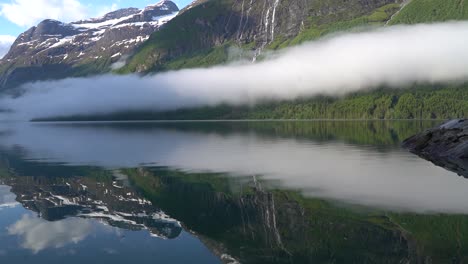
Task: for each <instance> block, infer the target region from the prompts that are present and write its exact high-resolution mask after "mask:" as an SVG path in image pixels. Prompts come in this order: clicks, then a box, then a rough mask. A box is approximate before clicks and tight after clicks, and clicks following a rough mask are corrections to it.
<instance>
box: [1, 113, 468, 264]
mask: <svg viewBox="0 0 468 264" xmlns="http://www.w3.org/2000/svg"><path fill="white" fill-rule="evenodd" d="M429 126H432V124H430V123H415V122H402V123H399V122H395V123H385V122H377V123H373V122H370V123H368V122H354V123H347V122H311V123H294V122H287V123H219V124H218V123H180V124H179V123H151V124H141V123H137V124H60V125H53V124H16V125H9V126H8V128H6V127H5V128H4V131H6V132H5V133H2V135H1V136H0V184H3V185H6V186H8V187H6V186H2V185H0V204H4V205H9V204H15V203H17V202H19V203H20V204H21V205H22V206H21V207H18V206H16V207H15V206H14V205H13V207H7V206H4V207H5V208H7V209H5V210H6V211H3V212H2V211H0V214H1V215H2V217H0V230H1V229H2V228H3V230H5V232H6V234H2V233H1V231H0V245H2V246H3V245H15V243H14V241H15V239H17V240H18V239H19V241H18V242H19V244H18V245H17V247H15V246H9V247H7V246H5V247H4V248H5V249H3V252H0V259H2V256H6V257H7V259H6V260H7V261H9V262H11V263H28V262H31V261H32V260H33V259H32V258H30V259H23V260H22V261H19V260H18V259H17V258H15V256H18V255H20V256H21V255H23V256H29V255H27V254H25V253H24V252H21V251H20V252H21V253H12V252H19V250H20V249H19V248H21V249H23V250H27V251H29V252H30V253H31V254H33V256H34V260H35V261H36V262H38V263H51V262H50V260H51V259H53V260H56V262H55V263H61V262H60V261H62V262H63V261H64V260H67V262H70V263H82V261H83V260H86V259H90V257H91V256H92V257H93V258H91V259H94V261H95V260H96V259H98V260H101V261H105V262H106V263H107V262H112V263H128V262H129V261H135V260H137V261H139V263H152V262H154V260H155V259H158V260H160V261H161V262H164V263H187V262H197V263H217V262H220V261H221V262H223V263H235V262H236V261H239V262H241V263H349V262H353V263H424V262H425V261H426V262H427V261H432V263H445V262H454V263H461V262H463V261H464V260H466V259H467V257H468V247H466V246H465V245H466V244H468V241H466V240H467V239H468V220H467V219H468V216H466V215H462V214H465V213H468V207H467V205H465V203H464V201H466V200H467V198H468V197H467V196H468V194H466V193H467V192H466V189H467V188H468V186H467V185H466V184H467V183H466V182H467V180H466V179H464V178H461V177H458V176H457V175H455V174H453V173H450V172H448V171H445V170H443V169H441V168H438V167H435V166H434V165H432V164H431V163H428V162H426V161H423V160H420V159H419V158H417V157H415V156H413V155H411V154H409V153H407V152H406V151H404V150H401V149H400V148H399V142H400V141H401V139H403V138H405V137H407V136H409V135H411V134H413V133H416V132H418V131H419V130H422V129H425V128H426V127H429ZM34 135H35V136H36V139H39V140H31V137H33V136H34ZM15 200H16V201H15ZM350 204H351V205H352V206H350ZM16 205H17V204H16ZM369 206H371V207H369ZM373 207H375V208H377V209H375V208H373ZM0 208H1V206H0ZM23 208H25V209H27V211H26V210H25V209H23ZM28 211H29V212H28ZM31 212H33V213H31ZM421 212H425V213H427V212H436V213H458V214H460V215H448V214H419V213H421ZM34 215H35V216H34ZM3 216H5V217H3ZM155 237H156V238H155ZM149 239H151V240H149ZM12 241H13V242H12ZM202 243H203V244H202ZM61 255H68V259H63V258H62V259H60V257H59V256H61ZM70 255H72V256H73V258H69V257H70ZM26 258H27V257H26ZM2 261H3V259H2Z"/></svg>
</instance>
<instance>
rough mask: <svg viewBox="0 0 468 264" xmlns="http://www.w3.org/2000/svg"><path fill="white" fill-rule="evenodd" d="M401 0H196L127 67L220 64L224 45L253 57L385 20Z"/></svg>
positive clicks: (147, 68) (150, 68) (224, 55)
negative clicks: (265, 51) (269, 49)
mask: <svg viewBox="0 0 468 264" xmlns="http://www.w3.org/2000/svg"><path fill="white" fill-rule="evenodd" d="M400 3H402V1H401V0H373V1H369V0H365V1H363V0H349V1H342V0H333V1H324V0H320V1H317V0H299V1H288V0H260V1H253V0H242V1H240V0H217V1H214V0H211V1H206V0H204V1H195V2H194V3H193V4H192V5H191V6H189V8H187V9H186V10H183V12H181V15H179V16H178V17H176V18H175V19H174V20H173V21H171V23H169V24H168V25H167V27H165V28H164V29H163V30H161V31H159V32H157V33H155V34H153V35H152V36H151V38H150V39H149V41H147V42H146V43H145V44H144V45H143V46H142V48H141V49H139V51H138V53H137V54H136V55H135V56H133V58H132V59H131V60H130V62H129V64H128V66H127V67H126V69H125V70H124V71H123V72H134V71H136V72H147V71H157V70H161V69H172V68H184V67H192V66H200V65H201V66H203V65H211V64H216V63H221V62H223V61H225V60H226V59H227V56H228V54H227V52H226V51H225V48H226V47H228V46H237V47H241V48H243V49H244V50H248V51H250V52H248V53H249V54H247V57H250V58H251V59H255V58H256V57H257V56H259V55H260V54H261V52H262V50H263V49H266V48H273V49H274V48H278V47H285V46H289V45H295V44H297V43H300V42H302V41H305V40H310V39H314V38H317V37H319V36H322V35H324V34H327V33H330V32H333V31H337V30H344V29H348V28H352V27H354V26H358V25H368V24H374V23H380V24H383V23H384V22H386V21H388V20H389V19H390V18H391V16H392V15H393V14H394V13H395V12H397V11H398V10H399V9H400Z"/></svg>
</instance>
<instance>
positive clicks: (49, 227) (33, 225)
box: [8, 215, 93, 253]
mask: <svg viewBox="0 0 468 264" xmlns="http://www.w3.org/2000/svg"><path fill="white" fill-rule="evenodd" d="M92 229H93V227H92V225H91V223H90V222H89V221H88V220H84V219H79V218H70V219H65V220H62V221H58V222H47V221H45V220H43V219H40V218H33V217H31V216H29V215H24V216H23V218H21V219H20V220H19V221H18V222H16V223H15V224H13V225H12V226H10V227H9V228H8V232H9V234H10V235H18V236H21V237H22V238H23V242H22V247H23V248H26V249H30V250H31V251H33V252H34V253H38V252H40V251H42V250H44V249H47V248H62V247H64V246H66V245H67V244H70V243H75V244H76V243H78V242H80V241H82V240H83V239H85V238H86V237H87V236H88V235H89V234H90V233H91V231H92Z"/></svg>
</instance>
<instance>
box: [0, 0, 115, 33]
mask: <svg viewBox="0 0 468 264" xmlns="http://www.w3.org/2000/svg"><path fill="white" fill-rule="evenodd" d="M117 7H118V5H117V4H115V3H114V4H112V5H109V6H106V5H84V4H83V3H81V2H80V1H79V0H34V1H31V0H11V2H10V3H5V4H0V15H1V16H3V17H5V18H6V19H8V20H9V21H11V22H12V23H14V24H16V25H18V26H21V27H31V26H34V25H36V24H37V23H38V22H40V21H41V20H44V19H55V20H59V21H62V22H72V21H78V20H81V19H85V18H89V17H92V16H96V15H101V14H104V13H107V12H110V11H114V10H116V9H117Z"/></svg>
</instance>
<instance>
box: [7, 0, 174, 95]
mask: <svg viewBox="0 0 468 264" xmlns="http://www.w3.org/2000/svg"><path fill="white" fill-rule="evenodd" d="M178 12H179V8H178V7H177V5H176V4H175V3H173V2H172V1H168V0H163V1H161V2H159V3H157V4H154V5H150V6H147V7H146V8H144V9H142V10H140V9H138V8H125V9H120V10H117V11H114V12H111V13H108V14H106V15H104V16H102V17H99V18H93V19H88V20H82V21H77V22H72V23H62V22H60V21H56V20H50V19H47V20H44V21H42V22H41V23H39V24H38V25H37V26H35V27H32V28H30V29H29V30H27V31H26V32H24V33H22V34H21V35H20V36H19V37H18V38H17V39H16V41H15V42H14V44H13V45H12V47H11V49H10V51H9V52H8V54H6V55H5V57H4V58H3V59H2V60H0V74H1V75H0V87H2V86H3V87H8V86H9V87H12V86H15V85H18V84H21V83H22V82H24V81H25V80H26V81H28V80H29V81H31V80H42V79H48V78H54V77H55V78H60V77H69V76H76V75H86V74H87V73H91V72H92V73H99V72H103V71H108V70H109V67H111V66H112V65H113V64H114V63H116V62H118V61H119V60H120V59H122V58H125V57H126V55H129V54H130V53H131V52H133V51H134V50H135V48H136V47H138V45H139V44H141V43H142V42H144V41H145V40H147V39H148V38H149V36H150V35H151V34H152V33H154V32H155V31H157V30H158V29H159V28H160V27H161V26H162V25H164V24H165V23H167V22H168V21H169V20H171V19H172V18H174V17H175V16H176V15H177V14H178Z"/></svg>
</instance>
